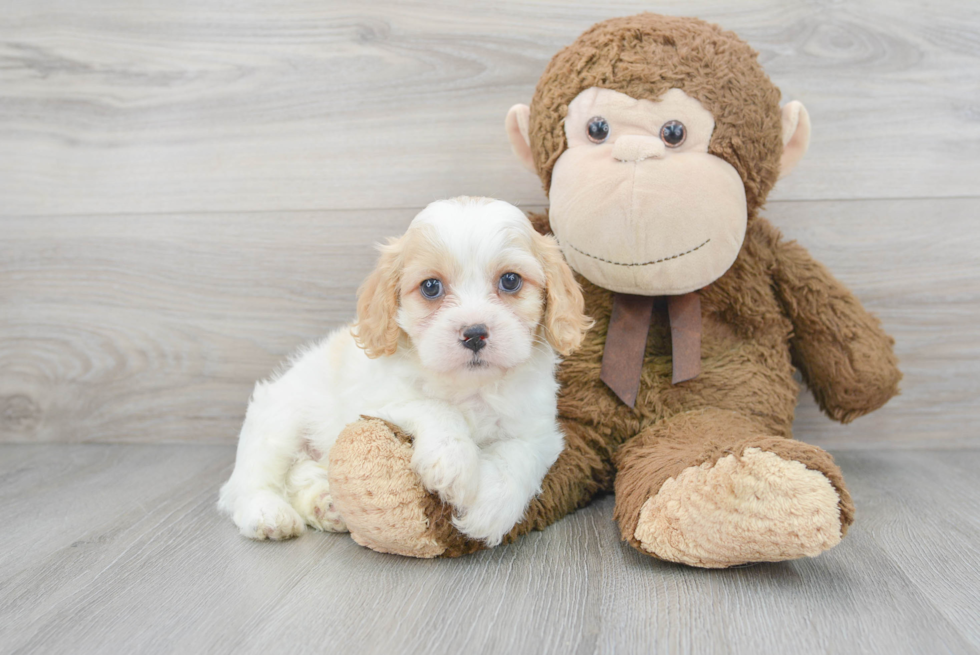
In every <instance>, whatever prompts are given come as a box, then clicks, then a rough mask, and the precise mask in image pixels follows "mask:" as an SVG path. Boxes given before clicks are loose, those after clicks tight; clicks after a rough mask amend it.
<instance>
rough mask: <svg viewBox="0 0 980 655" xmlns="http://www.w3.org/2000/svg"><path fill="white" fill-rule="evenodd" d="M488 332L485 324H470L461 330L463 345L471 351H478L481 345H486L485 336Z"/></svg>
mask: <svg viewBox="0 0 980 655" xmlns="http://www.w3.org/2000/svg"><path fill="white" fill-rule="evenodd" d="M489 335H490V333H489V332H488V331H487V326H486V325H483V324H482V323H481V324H480V325H471V326H470V327H468V328H466V329H465V330H463V341H462V343H463V347H464V348H469V349H470V350H472V351H473V352H479V351H480V349H481V348H483V346H485V345H487V337H488V336H489Z"/></svg>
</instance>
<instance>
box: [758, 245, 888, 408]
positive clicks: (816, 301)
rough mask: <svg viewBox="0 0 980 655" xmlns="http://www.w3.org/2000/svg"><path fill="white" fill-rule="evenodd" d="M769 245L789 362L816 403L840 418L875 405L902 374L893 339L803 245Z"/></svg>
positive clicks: (886, 394) (880, 403)
mask: <svg viewBox="0 0 980 655" xmlns="http://www.w3.org/2000/svg"><path fill="white" fill-rule="evenodd" d="M773 245H774V250H775V254H776V262H775V263H776V267H775V271H774V273H775V275H774V278H775V283H776V292H777V294H778V296H779V298H780V301H781V302H782V305H783V308H784V309H785V311H786V313H787V314H788V315H789V317H790V319H791V320H792V322H793V328H794V334H793V338H792V341H791V347H792V352H793V363H794V364H795V365H796V367H797V368H799V369H800V371H801V372H802V374H803V379H804V380H805V381H806V383H807V386H809V388H810V390H811V391H812V392H813V395H814V397H815V398H816V400H817V403H818V404H819V405H820V408H821V409H823V411H824V412H825V413H826V414H827V415H828V416H830V417H831V418H833V419H836V420H838V421H840V422H842V423H848V422H850V421H853V420H854V419H856V418H858V417H860V416H863V415H865V414H867V413H868V412H871V411H874V410H876V409H878V408H879V407H881V406H882V405H884V404H885V403H886V402H888V400H889V399H890V398H891V397H893V396H895V395H896V394H897V393H898V382H899V380H901V378H902V374H901V372H899V370H898V360H897V358H896V357H895V353H894V351H893V348H892V346H893V345H894V343H895V340H894V339H892V338H891V337H890V336H888V335H887V334H885V332H884V330H882V329H881V323H880V321H879V320H878V319H877V318H875V317H874V316H872V315H871V314H870V313H869V312H868V311H867V310H866V309H865V308H864V307H863V306H862V305H861V303H860V301H858V299H857V298H855V297H854V294H852V293H851V292H850V291H849V290H848V289H847V288H846V287H845V286H844V285H843V284H841V283H840V282H838V281H837V280H836V279H835V278H834V276H832V275H831V274H830V272H829V271H828V270H827V269H826V268H825V267H824V266H823V265H822V264H820V263H819V262H817V261H815V260H814V259H813V258H812V257H811V256H810V254H809V253H808V252H807V251H806V250H805V249H804V248H803V247H802V246H800V245H799V244H797V243H795V242H784V241H781V240H776V241H775V243H774V244H773Z"/></svg>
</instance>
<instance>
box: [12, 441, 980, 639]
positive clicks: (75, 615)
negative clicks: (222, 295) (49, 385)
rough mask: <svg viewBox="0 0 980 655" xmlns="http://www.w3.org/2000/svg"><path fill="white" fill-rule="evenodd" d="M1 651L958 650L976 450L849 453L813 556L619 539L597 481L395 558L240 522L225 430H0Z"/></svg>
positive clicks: (974, 545)
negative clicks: (195, 438)
mask: <svg viewBox="0 0 980 655" xmlns="http://www.w3.org/2000/svg"><path fill="white" fill-rule="evenodd" d="M3 453H4V457H3V460H2V463H0V501H2V502H0V525H3V527H4V529H3V530H2V531H0V644H2V645H3V650H4V651H5V652H39V653H65V652H118V653H133V652H151V653H157V652H172V653H193V652H228V653H242V652H248V653H251V652H255V653H260V652H262V653H264V652H297V653H303V652H309V653H323V652H327V653H383V654H389V653H464V652H465V653H541V654H544V653H631V652H646V653H650V652H683V653H710V652H716V653H869V652H876V653H975V652H977V650H978V648H980V613H978V611H977V603H978V589H980V568H978V567H977V562H978V561H980V517H978V514H977V509H976V508H977V507H978V505H980V497H978V496H980V494H978V492H977V482H976V471H977V468H978V467H980V451H976V450H946V451H929V452H923V451H890V452H865V451H849V452H847V453H843V454H841V455H840V456H839V457H838V461H839V463H840V465H841V467H842V469H843V470H844V473H845V475H846V476H847V477H848V480H849V481H850V483H851V490H852V492H853V494H854V497H855V500H856V502H857V504H858V507H859V508H860V513H859V518H858V522H857V523H856V524H855V526H854V528H853V529H852V531H851V532H850V534H849V535H848V537H847V538H846V539H845V540H844V541H843V542H842V543H841V545H840V546H838V547H837V548H835V549H834V550H832V551H830V552H828V553H826V554H824V555H822V556H820V557H818V558H814V559H807V560H801V561H796V562H786V563H781V564H767V565H757V566H753V567H748V568H743V569H733V570H727V571H704V570H694V569H689V568H686V567H681V566H675V565H671V564H665V563H660V562H656V561H654V560H651V559H649V558H646V557H643V556H642V555H639V554H638V553H637V552H635V551H634V550H633V549H631V548H629V547H628V546H626V545H625V544H623V543H621V542H620V541H619V539H618V533H617V529H616V526H615V524H614V523H613V521H612V499H611V498H606V499H603V500H600V501H598V502H596V503H594V504H593V505H591V506H590V507H588V508H587V509H585V510H583V511H580V512H578V513H576V514H573V515H571V516H569V517H567V518H565V519H564V520H563V521H560V522H559V523H557V524H556V525H554V526H552V527H550V528H549V529H548V530H546V531H544V532H539V533H535V534H532V535H530V536H528V537H526V538H524V539H522V540H521V541H519V542H518V543H516V544H513V545H510V546H505V547H501V548H497V549H494V550H492V551H486V552H483V553H478V554H476V555H473V556H471V557H466V558H461V559H457V560H434V561H433V560H409V559H404V558H400V557H396V556H391V555H381V554H378V553H375V552H373V551H370V550H367V549H364V548H361V547H359V546H357V545H356V544H355V543H354V542H353V541H352V540H351V539H350V538H349V537H348V536H347V535H345V534H324V533H307V534H305V535H303V536H302V537H300V538H298V539H296V540H294V541H290V542H285V543H268V542H264V543H259V542H252V541H249V540H246V539H244V538H242V537H240V536H239V535H238V532H237V530H236V529H235V527H234V526H233V525H232V524H231V523H230V522H229V521H227V520H224V519H223V518H222V517H219V516H218V514H217V511H216V510H215V507H214V503H215V495H216V492H217V488H218V485H219V484H220V483H221V482H222V481H223V479H224V478H225V477H226V476H227V475H228V474H229V473H230V471H231V461H232V454H233V452H232V448H231V447H229V446H192V445H179V444H175V445H120V444H105V445H97V444H86V445H51V444H40V445H7V446H5V447H4V448H3Z"/></svg>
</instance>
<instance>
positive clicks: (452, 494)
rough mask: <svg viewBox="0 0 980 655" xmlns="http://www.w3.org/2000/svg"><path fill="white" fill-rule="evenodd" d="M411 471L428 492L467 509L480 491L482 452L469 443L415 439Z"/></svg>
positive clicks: (452, 440)
mask: <svg viewBox="0 0 980 655" xmlns="http://www.w3.org/2000/svg"><path fill="white" fill-rule="evenodd" d="M412 468H413V469H414V470H415V472H416V473H417V474H418V476H419V477H420V478H422V484H423V485H424V486H425V488H426V489H428V490H429V491H432V492H434V493H437V494H439V496H440V497H441V498H442V499H443V500H444V501H445V502H447V503H449V504H451V505H455V506H457V507H468V506H469V505H471V504H472V503H473V502H475V501H476V498H477V494H478V492H479V489H480V449H479V448H478V447H477V446H476V444H474V443H473V442H472V441H470V440H469V439H457V438H454V437H447V438H444V439H433V438H426V439H416V440H415V452H414V454H413V455H412Z"/></svg>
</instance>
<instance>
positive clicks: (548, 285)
mask: <svg viewBox="0 0 980 655" xmlns="http://www.w3.org/2000/svg"><path fill="white" fill-rule="evenodd" d="M582 312H583V299H582V293H581V290H580V289H579V287H578V284H577V283H576V282H575V280H574V278H573V276H572V272H571V270H570V269H569V268H568V266H567V265H566V264H565V262H564V259H563V258H562V255H561V251H560V250H559V248H558V245H557V243H556V242H555V240H554V239H553V238H551V237H548V236H542V235H540V234H538V233H537V232H535V231H534V229H533V228H532V227H531V224H530V222H529V221H528V219H527V218H526V217H525V216H524V214H523V212H521V211H520V210H519V209H517V208H516V207H514V206H513V205H509V204H507V203H505V202H501V201H498V200H490V199H487V198H457V199H454V200H444V201H439V202H434V203H432V204H431V205H429V206H428V207H426V208H425V209H424V210H423V211H422V212H421V213H419V214H418V216H416V217H415V219H414V220H413V221H412V223H411V225H410V226H409V229H408V231H407V232H406V234H405V235H404V236H402V237H401V238H399V239H393V240H391V241H390V242H389V243H388V244H387V245H386V246H383V247H382V248H381V258H380V261H379V262H378V266H377V268H376V269H375V271H374V272H373V273H372V274H371V275H370V277H368V279H367V281H366V282H365V283H364V285H363V286H362V287H361V290H360V293H359V298H358V303H357V322H356V323H355V324H354V325H353V326H352V327H351V328H350V329H343V330H338V331H337V332H334V333H333V334H331V335H330V336H328V337H327V338H326V339H324V340H323V341H321V342H319V343H317V344H316V345H314V346H312V347H311V348H309V349H307V350H305V351H303V352H301V353H299V354H298V355H297V356H296V357H295V358H294V359H293V360H292V363H291V366H290V367H289V368H288V369H287V370H285V372H283V373H282V374H281V375H278V376H276V377H274V378H273V379H272V380H270V381H268V382H260V383H259V384H257V385H256V387H255V392H254V393H253V395H252V400H251V403H250V404H249V407H248V412H247V414H246V416H245V424H244V426H243V427H242V432H241V436H240V437H239V442H238V454H237V459H236V461H235V470H234V472H233V473H232V475H231V479H229V480H228V482H227V483H226V484H225V485H224V486H223V487H222V489H221V497H220V500H219V503H218V505H219V507H220V508H221V510H223V511H224V512H226V513H228V514H230V515H231V517H232V518H233V519H234V521H235V523H236V524H237V525H238V527H239V528H240V529H241V532H242V534H243V535H245V536H247V537H251V538H253V539H267V538H268V539H284V538H288V537H292V536H295V535H298V534H300V533H301V532H303V530H304V528H305V526H306V525H310V526H312V527H314V528H317V529H320V530H331V531H343V530H345V526H344V522H343V519H342V517H340V516H339V515H338V514H337V513H336V512H335V511H334V509H333V506H332V504H331V498H330V488H329V481H328V475H327V466H328V457H327V455H328V453H329V452H330V448H331V446H333V444H334V441H335V440H336V438H337V436H338V435H339V434H340V432H341V430H342V429H343V428H344V426H345V425H347V424H348V423H351V422H352V421H355V420H357V419H358V418H359V417H360V416H361V415H367V416H376V417H379V418H383V419H385V420H388V421H390V422H392V423H394V424H396V425H398V426H400V427H401V428H402V429H404V430H405V431H406V432H408V433H410V434H412V435H413V436H414V456H413V459H412V466H413V468H414V469H415V471H416V472H417V473H418V475H419V477H420V478H421V480H422V482H423V484H424V485H425V487H426V488H428V489H429V490H431V491H433V492H437V493H438V494H439V495H440V496H441V497H442V499H443V500H445V501H446V502H449V503H451V504H452V505H453V506H454V507H455V508H456V518H455V524H456V526H457V527H458V528H459V529H460V530H461V531H462V532H464V533H465V534H467V535H469V536H470V537H473V538H475V539H482V540H485V541H486V542H487V543H488V544H490V545H495V544H497V543H499V542H500V540H501V539H502V538H503V536H504V535H506V534H507V533H508V532H509V531H510V529H511V528H512V527H513V526H514V525H515V524H516V523H518V522H519V521H520V520H521V518H522V516H523V515H524V511H525V509H526V508H527V505H528V503H529V502H530V500H531V499H532V498H533V497H534V496H535V494H537V493H538V492H539V491H540V489H541V481H542V480H543V478H544V476H545V473H547V471H548V469H549V468H550V467H551V465H552V464H553V463H554V462H555V460H556V459H557V457H558V454H559V453H560V452H561V450H562V447H563V444H564V439H563V437H562V433H561V432H560V430H559V428H558V425H557V423H556V405H557V402H556V396H557V393H558V385H557V383H556V381H555V367H556V365H557V363H558V361H559V359H558V357H559V354H566V353H568V352H569V351H571V350H573V349H574V348H576V347H577V346H578V345H579V343H580V342H581V340H582V336H583V334H584V332H585V330H587V329H588V326H589V325H590V321H589V320H588V318H587V317H586V316H584V315H583V313H582Z"/></svg>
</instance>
